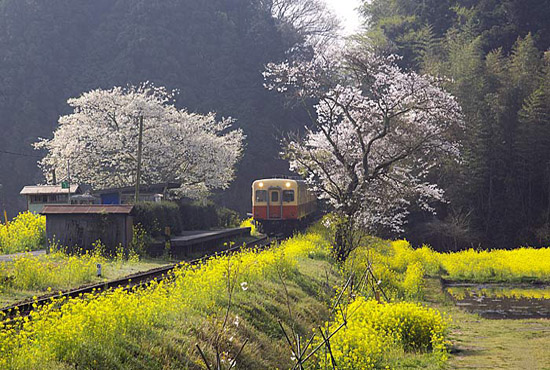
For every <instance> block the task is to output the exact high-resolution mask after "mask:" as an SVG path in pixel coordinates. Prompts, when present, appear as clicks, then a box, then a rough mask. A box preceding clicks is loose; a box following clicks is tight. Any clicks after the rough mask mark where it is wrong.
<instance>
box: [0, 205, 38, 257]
mask: <svg viewBox="0 0 550 370" xmlns="http://www.w3.org/2000/svg"><path fill="white" fill-rule="evenodd" d="M45 244H46V217H44V216H41V215H37V214H34V213H31V212H23V213H20V214H19V215H18V216H16V217H15V218H14V219H13V220H12V221H10V222H9V223H8V224H7V225H2V224H0V252H1V253H17V252H25V251H33V250H37V249H40V248H43V247H44V245H45Z"/></svg>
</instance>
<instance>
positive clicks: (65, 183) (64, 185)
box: [61, 181, 69, 189]
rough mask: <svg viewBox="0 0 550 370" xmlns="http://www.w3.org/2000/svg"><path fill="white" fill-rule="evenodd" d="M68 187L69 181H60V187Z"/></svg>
mask: <svg viewBox="0 0 550 370" xmlns="http://www.w3.org/2000/svg"><path fill="white" fill-rule="evenodd" d="M68 188H69V182H68V181H61V189H68Z"/></svg>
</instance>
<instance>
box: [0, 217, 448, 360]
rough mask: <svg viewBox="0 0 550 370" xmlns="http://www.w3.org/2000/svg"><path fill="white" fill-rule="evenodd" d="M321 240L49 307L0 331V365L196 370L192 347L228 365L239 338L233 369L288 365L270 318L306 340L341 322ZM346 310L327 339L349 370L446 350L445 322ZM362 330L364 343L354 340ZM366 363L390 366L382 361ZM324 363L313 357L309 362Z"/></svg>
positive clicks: (309, 238) (399, 308) (381, 309)
mask: <svg viewBox="0 0 550 370" xmlns="http://www.w3.org/2000/svg"><path fill="white" fill-rule="evenodd" d="M327 240H328V239H327V235H326V233H325V230H324V229H322V228H320V227H317V228H316V229H314V230H312V231H310V232H308V233H307V234H305V235H300V236H295V237H293V238H291V239H289V240H287V241H285V242H283V243H282V244H281V245H280V246H278V247H274V248H271V249H269V250H265V251H258V250H249V251H245V252H242V253H239V254H238V255H234V256H231V257H227V256H219V257H216V258H212V259H210V260H209V261H208V262H206V263H204V264H202V265H200V266H190V265H186V264H182V265H181V266H180V267H179V268H178V269H177V270H176V271H175V272H174V276H173V278H172V279H169V280H164V281H161V282H155V283H152V284H151V285H150V286H148V287H146V288H141V289H134V290H133V291H124V290H122V289H118V290H115V291H110V292H108V293H105V294H101V295H98V296H95V297H93V298H92V297H91V296H85V297H83V298H82V299H80V298H79V299H69V300H66V301H56V300H53V301H52V302H51V304H49V305H48V306H47V307H42V308H39V309H37V310H36V311H35V312H33V313H32V315H31V317H30V319H27V318H19V319H16V320H15V322H11V323H8V322H4V323H2V324H0V326H1V331H0V367H1V368H6V369H22V368H49V369H50V368H64V367H66V366H70V367H73V366H76V367H78V368H117V367H124V368H202V367H203V365H202V363H201V360H200V358H199V356H198V353H197V352H196V349H195V348H194V344H195V343H200V345H201V347H202V348H203V350H204V351H205V353H206V356H207V357H208V358H214V357H213V356H215V350H214V349H215V348H219V349H220V354H221V356H222V359H223V360H224V361H225V362H226V363H232V361H234V360H235V353H236V352H237V351H238V349H239V348H240V346H241V345H242V343H243V342H244V340H245V338H248V339H249V344H247V346H246V347H245V349H244V350H243V352H242V355H241V356H240V357H239V358H238V360H237V361H238V366H239V368H275V367H279V368H285V367H288V366H291V363H290V362H289V359H290V358H291V355H292V354H291V353H289V351H288V347H287V346H285V341H284V339H283V335H282V333H281V331H280V328H279V324H278V320H282V321H283V322H284V323H285V325H287V327H293V328H295V330H296V331H297V333H298V334H299V335H301V336H306V335H307V333H308V332H309V333H310V332H311V329H312V328H314V327H319V326H322V325H323V323H324V325H325V326H326V327H328V326H330V325H332V323H333V322H338V320H339V319H340V318H339V317H338V316H336V317H332V318H331V317H330V316H328V310H327V307H328V306H329V303H330V302H329V300H330V298H331V297H332V296H333V295H334V294H335V292H334V290H333V289H332V288H331V287H333V286H334V284H338V279H339V278H338V273H337V272H336V271H335V270H334V268H333V267H332V266H331V263H330V261H329V250H330V249H329V243H328V241H327ZM229 302H231V304H230V303H229ZM348 311H355V313H354V315H353V316H350V321H349V329H348V330H349V333H344V332H342V336H341V337H335V339H334V345H333V349H334V351H336V352H337V353H339V354H341V355H342V356H346V358H347V354H348V353H349V354H350V355H351V357H350V359H355V360H356V361H358V362H356V363H352V362H350V361H351V360H342V365H344V363H346V364H347V365H346V366H348V368H353V367H354V366H355V368H357V366H362V364H363V362H361V361H363V359H364V358H366V356H370V354H371V353H372V350H371V349H372V348H375V347H376V348H378V346H379V345H381V346H384V348H383V353H384V356H389V354H390V353H391V352H392V351H401V352H403V353H407V355H408V356H424V355H423V354H422V353H424V351H428V352H431V351H434V350H435V351H436V352H437V353H440V351H444V350H443V348H444V345H443V340H444V335H445V323H444V322H443V321H442V319H441V316H440V315H439V314H438V313H436V312H435V311H433V310H430V309H426V308H424V307H422V306H420V305H417V304H409V303H392V304H378V303H376V302H374V301H372V300H365V299H363V298H357V299H356V300H355V301H354V302H352V303H350V305H349V307H348ZM365 328H366V329H365ZM369 328H370V329H369ZM363 330H366V333H369V335H370V337H369V338H370V339H369V341H365V340H364V339H365V338H363V337H361V335H362V334H361V333H362V332H363ZM353 333H355V334H354V335H351V334H353ZM367 339H368V338H367ZM316 340H319V338H317V339H316ZM358 341H359V342H358ZM357 343H360V345H357V346H356V344H357ZM216 346H218V347H216ZM411 351H412V352H413V353H411ZM416 352H418V354H415V353H416ZM376 353H378V352H376ZM380 353H382V352H380ZM380 353H378V354H380ZM441 353H443V352H441ZM430 356H431V355H430ZM436 357H437V361H440V360H441V356H440V355H437V356H436ZM374 360H376V361H378V362H376V363H377V364H388V363H389V362H388V361H389V360H388V359H387V358H384V357H376V358H374V357H373V361H374ZM323 361H324V360H323V359H322V352H319V353H318V355H317V358H316V360H315V361H313V359H312V362H311V364H312V365H314V366H321V365H322V364H323ZM346 361H347V362H346ZM381 366H382V365H381ZM384 366H385V365H384Z"/></svg>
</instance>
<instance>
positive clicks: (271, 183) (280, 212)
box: [252, 179, 317, 232]
mask: <svg viewBox="0 0 550 370" xmlns="http://www.w3.org/2000/svg"><path fill="white" fill-rule="evenodd" d="M316 208H317V198H316V197H315V195H314V194H313V193H312V192H310V191H309V190H308V189H307V186H306V184H305V182H304V181H303V180H292V179H261V180H256V181H254V182H253V183H252V214H253V217H254V220H255V221H256V222H257V223H258V224H260V226H261V228H262V229H263V230H264V231H265V232H268V231H277V230H278V229H280V230H283V229H288V226H290V227H296V225H297V224H298V223H299V222H300V221H304V220H305V219H306V218H309V217H310V216H311V215H312V214H313V213H314V212H315V211H316Z"/></svg>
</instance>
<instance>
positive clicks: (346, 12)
mask: <svg viewBox="0 0 550 370" xmlns="http://www.w3.org/2000/svg"><path fill="white" fill-rule="evenodd" d="M325 2H326V3H327V5H328V6H329V7H330V8H332V9H333V10H334V12H335V13H336V15H337V16H338V18H340V21H341V24H342V28H343V30H342V33H343V34H344V35H349V34H351V33H353V32H355V31H357V29H358V28H359V25H360V20H359V14H358V13H357V11H356V10H355V8H357V7H358V6H359V4H360V0H325Z"/></svg>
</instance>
